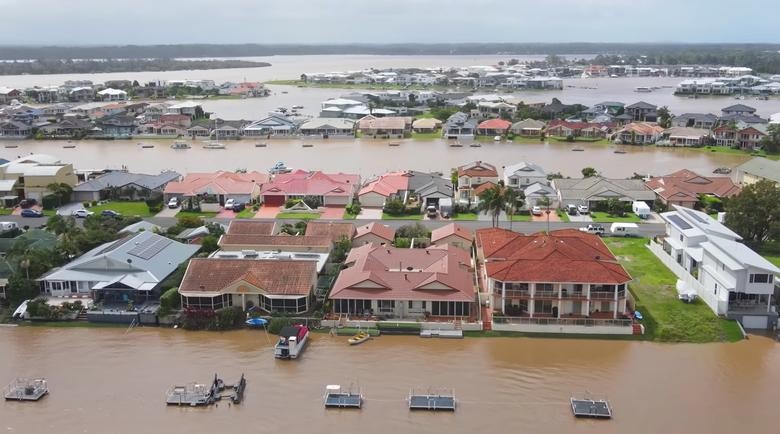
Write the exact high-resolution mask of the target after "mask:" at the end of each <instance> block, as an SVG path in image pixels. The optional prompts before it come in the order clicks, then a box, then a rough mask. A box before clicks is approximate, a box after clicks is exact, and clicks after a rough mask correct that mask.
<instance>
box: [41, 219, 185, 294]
mask: <svg viewBox="0 0 780 434" xmlns="http://www.w3.org/2000/svg"><path fill="white" fill-rule="evenodd" d="M199 248H200V246H190V245H186V244H182V243H179V242H176V241H173V240H171V239H169V238H166V237H163V236H161V235H158V234H156V233H153V232H148V231H144V232H138V233H137V234H130V235H126V236H125V237H123V238H121V239H119V240H116V241H112V242H109V243H105V244H103V245H100V246H98V247H96V248H94V249H92V250H90V251H89V252H87V253H84V254H83V255H81V256H80V257H78V258H76V259H75V260H73V261H71V262H69V263H67V264H65V265H63V266H62V267H58V268H55V269H53V270H51V271H49V272H48V273H46V274H44V275H43V276H41V277H40V278H39V279H37V281H38V282H40V284H41V290H42V291H43V292H44V293H45V294H47V295H51V296H54V297H68V296H72V295H89V296H92V298H94V299H95V300H98V301H99V300H104V301H106V302H113V303H123V304H124V306H127V301H128V300H132V301H135V302H136V303H139V302H142V301H145V300H149V299H152V298H154V297H155V295H156V294H155V293H156V292H157V290H158V289H159V285H160V283H161V282H162V281H163V280H165V278H166V277H168V276H169V275H170V274H171V273H173V272H174V271H175V270H176V268H177V267H178V266H179V264H181V263H183V262H185V261H187V260H188V259H189V258H190V257H191V256H192V255H194V254H195V253H196V252H197V251H198V249H199Z"/></svg>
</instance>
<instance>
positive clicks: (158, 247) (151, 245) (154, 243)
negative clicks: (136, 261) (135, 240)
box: [127, 238, 173, 260]
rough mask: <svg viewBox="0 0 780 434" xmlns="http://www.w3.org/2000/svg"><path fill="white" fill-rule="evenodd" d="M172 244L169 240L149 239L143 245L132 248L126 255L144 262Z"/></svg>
mask: <svg viewBox="0 0 780 434" xmlns="http://www.w3.org/2000/svg"><path fill="white" fill-rule="evenodd" d="M172 242H173V240H169V239H168V238H157V239H155V238H150V239H148V240H146V241H144V242H143V243H140V244H139V245H137V246H135V247H133V249H132V250H130V251H129V252H127V254H128V255H133V256H135V257H138V258H141V259H144V260H149V259H151V258H153V257H154V256H155V255H156V254H158V253H160V252H162V251H163V249H165V248H166V247H168V246H169V245H170V244H171V243H172Z"/></svg>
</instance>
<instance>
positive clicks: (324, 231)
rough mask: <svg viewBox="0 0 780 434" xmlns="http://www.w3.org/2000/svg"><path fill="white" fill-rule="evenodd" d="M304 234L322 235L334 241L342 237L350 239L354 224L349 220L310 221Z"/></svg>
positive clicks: (352, 235)
mask: <svg viewBox="0 0 780 434" xmlns="http://www.w3.org/2000/svg"><path fill="white" fill-rule="evenodd" d="M306 236H324V237H328V238H330V239H331V241H333V242H334V243H335V242H336V241H340V240H341V239H342V238H344V237H346V238H347V239H348V240H351V239H352V238H353V237H354V236H355V225H353V224H352V223H349V222H322V221H310V222H309V223H308V224H307V225H306Z"/></svg>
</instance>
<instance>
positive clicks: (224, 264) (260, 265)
mask: <svg viewBox="0 0 780 434" xmlns="http://www.w3.org/2000/svg"><path fill="white" fill-rule="evenodd" d="M316 275H317V263H316V262H315V261H283V260H278V261H277V260H274V261H262V260H253V259H213V258H212V259H207V258H196V259H192V260H191V261H190V263H189V266H187V271H186V272H185V274H184V279H183V280H182V282H181V285H179V292H180V293H181V294H182V295H185V296H187V295H189V296H198V294H199V293H209V294H214V293H221V292H223V291H224V290H225V288H226V287H228V286H231V285H233V284H235V283H237V282H240V281H244V282H246V283H248V284H250V285H252V286H255V287H257V288H260V289H262V290H263V291H265V292H266V293H268V294H272V295H306V294H308V293H309V292H310V291H311V289H312V282H313V280H314V278H315V276H316ZM204 295H205V294H204Z"/></svg>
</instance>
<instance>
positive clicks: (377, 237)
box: [352, 222, 395, 246]
mask: <svg viewBox="0 0 780 434" xmlns="http://www.w3.org/2000/svg"><path fill="white" fill-rule="evenodd" d="M394 240H395V229H393V228H391V227H390V226H387V225H383V224H381V223H377V222H372V223H369V224H367V225H363V226H358V227H357V229H356V230H355V237H354V238H353V240H352V245H353V246H362V245H363V244H371V243H373V244H375V245H377V246H379V245H388V246H389V245H391V244H392V243H393V241H394Z"/></svg>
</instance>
